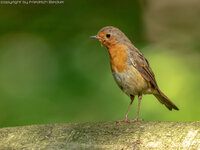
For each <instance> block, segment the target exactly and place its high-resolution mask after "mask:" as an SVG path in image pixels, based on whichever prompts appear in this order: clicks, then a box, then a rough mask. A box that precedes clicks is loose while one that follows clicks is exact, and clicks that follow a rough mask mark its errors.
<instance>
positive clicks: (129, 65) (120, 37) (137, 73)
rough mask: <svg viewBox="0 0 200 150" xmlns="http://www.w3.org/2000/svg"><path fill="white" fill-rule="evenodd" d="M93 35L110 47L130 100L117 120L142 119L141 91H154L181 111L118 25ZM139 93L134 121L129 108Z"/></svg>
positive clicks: (118, 77) (116, 74)
mask: <svg viewBox="0 0 200 150" xmlns="http://www.w3.org/2000/svg"><path fill="white" fill-rule="evenodd" d="M91 38H94V39H98V40H99V41H100V42H101V43H102V44H103V45H104V46H105V47H106V48H107V49H108V52H109V55H110V66H111V71H112V74H113V76H114V79H115V81H116V82H117V85H118V86H119V87H120V89H121V90H122V91H123V92H125V93H126V94H127V95H128V96H130V99H131V102H130V105H129V107H128V111H127V113H126V116H125V118H124V119H123V120H119V121H117V122H129V123H130V122H138V121H141V120H139V111H140V103H141V99H142V94H153V95H154V96H155V97H156V98H157V99H158V100H159V102H160V103H162V104H164V105H165V106H166V107H167V108H168V109H169V110H172V109H175V110H179V109H178V107H177V106H176V105H174V104H173V103H172V101H170V100H169V98H168V97H167V96H166V95H165V94H164V93H163V92H162V91H161V90H160V89H159V88H158V85H157V83H156V79H155V76H154V73H153V71H152V69H151V67H150V65H149V62H148V61H147V59H146V58H145V57H144V55H143V54H142V53H141V52H140V51H139V50H138V49H137V48H136V47H135V46H134V45H133V43H132V42H131V41H130V40H129V39H128V38H127V37H126V35H125V34H124V33H123V32H122V31H120V30H119V29H118V28H116V27H112V26H107V27H104V28H102V29H101V30H100V31H99V32H98V34H97V35H96V36H91ZM136 95H138V110H137V116H136V118H135V119H134V120H129V119H128V114H129V110H130V108H131V105H132V103H133V100H134V98H135V96H136Z"/></svg>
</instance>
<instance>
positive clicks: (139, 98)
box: [129, 95, 142, 122]
mask: <svg viewBox="0 0 200 150" xmlns="http://www.w3.org/2000/svg"><path fill="white" fill-rule="evenodd" d="M141 100H142V95H138V110H137V116H136V118H135V119H134V120H129V122H139V121H142V120H139V112H140V103H141Z"/></svg>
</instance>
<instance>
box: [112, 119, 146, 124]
mask: <svg viewBox="0 0 200 150" xmlns="http://www.w3.org/2000/svg"><path fill="white" fill-rule="evenodd" d="M141 121H143V120H142V119H141V120H140V119H138V118H135V119H134V120H129V119H128V118H124V119H123V120H117V121H116V123H121V122H125V123H133V122H141Z"/></svg>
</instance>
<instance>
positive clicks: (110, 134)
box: [0, 122, 200, 150]
mask: <svg viewBox="0 0 200 150" xmlns="http://www.w3.org/2000/svg"><path fill="white" fill-rule="evenodd" d="M151 148H153V149H177V148H181V149H200V122H139V123H130V124H129V123H119V124H116V123H115V122H100V123H67V124H52V125H32V126H24V127H10V128H2V129H0V149H53V150H60V149H67V150H68V149H74V150H77V149H151Z"/></svg>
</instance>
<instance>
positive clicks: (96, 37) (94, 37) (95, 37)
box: [90, 35, 100, 39]
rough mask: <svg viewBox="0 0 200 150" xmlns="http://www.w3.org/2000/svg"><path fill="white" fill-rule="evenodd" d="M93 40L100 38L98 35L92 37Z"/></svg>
mask: <svg viewBox="0 0 200 150" xmlns="http://www.w3.org/2000/svg"><path fill="white" fill-rule="evenodd" d="M90 38H91V39H99V38H100V37H99V36H98V35H94V36H91V37H90Z"/></svg>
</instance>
